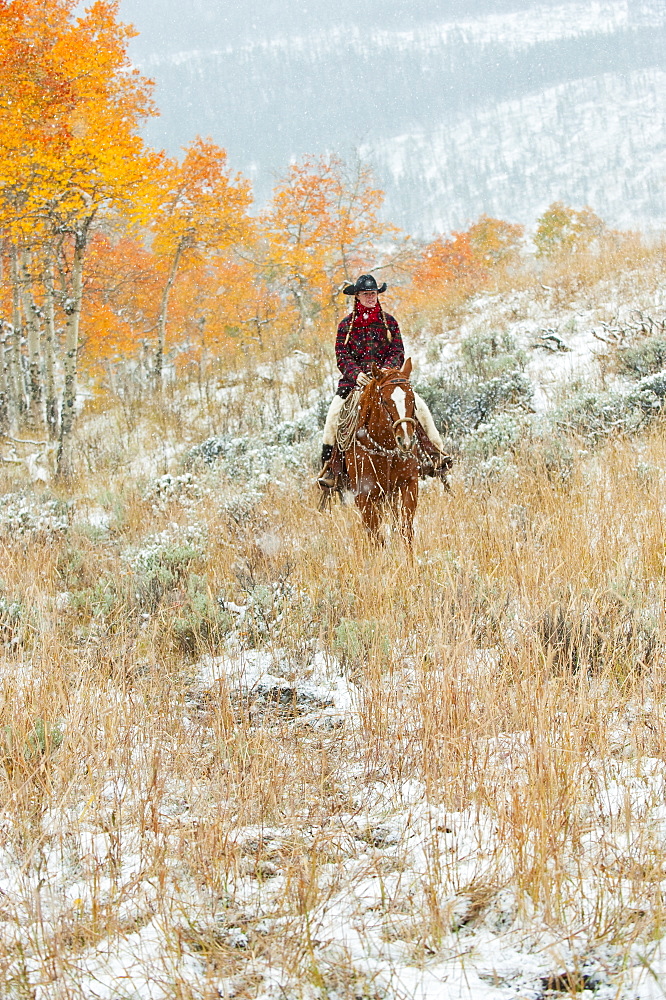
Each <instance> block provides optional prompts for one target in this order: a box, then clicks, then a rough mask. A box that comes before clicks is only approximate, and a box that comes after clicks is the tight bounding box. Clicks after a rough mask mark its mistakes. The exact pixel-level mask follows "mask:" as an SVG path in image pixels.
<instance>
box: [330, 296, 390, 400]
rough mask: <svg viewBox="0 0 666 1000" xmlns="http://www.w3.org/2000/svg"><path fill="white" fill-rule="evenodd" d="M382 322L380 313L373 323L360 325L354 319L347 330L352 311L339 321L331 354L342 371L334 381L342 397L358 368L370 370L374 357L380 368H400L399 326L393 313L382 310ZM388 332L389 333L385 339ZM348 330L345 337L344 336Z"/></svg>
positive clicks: (355, 375)
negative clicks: (333, 352)
mask: <svg viewBox="0 0 666 1000" xmlns="http://www.w3.org/2000/svg"><path fill="white" fill-rule="evenodd" d="M383 316H384V320H385V321H386V325H384V323H383V322H382V319H381V317H380V318H379V321H378V322H376V323H371V324H369V325H367V326H361V325H360V324H358V323H354V325H353V327H352V331H351V333H350V334H349V328H350V326H351V324H352V319H353V318H354V313H353V312H351V313H349V315H348V316H345V318H344V319H343V320H342V322H341V323H340V326H339V327H338V334H337V337H336V338H335V357H336V359H337V362H338V368H339V369H340V371H341V372H342V378H341V379H340V381H339V382H338V388H337V395H338V396H342V398H343V399H346V398H347V396H348V395H349V393H350V392H351V391H352V389H353V388H354V386H355V385H356V377H357V375H358V374H359V372H365V373H366V375H369V374H370V369H371V366H372V363H373V361H374V363H375V364H377V365H379V367H380V368H402V364H403V362H404V360H405V348H404V345H403V343H402V336H401V335H400V327H399V326H398V324H397V322H396V320H395V319H394V318H393V316H389V314H388V313H384V314H383ZM387 328H388V332H389V333H390V335H391V339H390V340H389V337H388V334H387ZM347 334H349V339H347Z"/></svg>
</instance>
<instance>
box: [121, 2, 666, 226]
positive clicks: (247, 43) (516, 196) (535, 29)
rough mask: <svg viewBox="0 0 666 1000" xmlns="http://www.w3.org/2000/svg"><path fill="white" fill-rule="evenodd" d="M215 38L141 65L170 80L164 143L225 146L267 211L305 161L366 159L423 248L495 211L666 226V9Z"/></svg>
mask: <svg viewBox="0 0 666 1000" xmlns="http://www.w3.org/2000/svg"><path fill="white" fill-rule="evenodd" d="M329 19H330V15H329ZM139 27H140V25H139ZM208 37H209V38H210V45H209V46H208V45H206V46H205V47H203V46H201V45H198V46H197V47H196V48H173V47H172V48H171V49H170V50H165V49H164V48H162V49H160V50H159V51H158V50H155V48H154V47H152V39H151V37H149V36H147V35H146V36H143V37H140V38H139V39H138V41H137V43H136V47H135V56H134V57H135V59H136V62H137V64H138V65H139V66H140V68H141V69H142V70H144V71H146V72H148V73H150V74H151V75H153V76H154V77H155V78H156V79H157V83H158V88H157V101H158V105H159V106H160V108H161V109H162V118H161V119H159V120H157V121H155V122H152V123H151V124H150V125H149V126H148V137H149V139H150V140H151V141H153V142H155V143H156V144H158V145H165V146H167V148H170V149H171V150H172V151H174V152H175V151H176V150H177V148H178V147H179V146H180V145H184V144H185V143H187V142H188V141H189V140H190V139H191V138H192V137H193V136H194V135H195V134H196V133H197V132H198V133H200V134H203V135H211V136H213V137H214V138H215V139H216V140H217V141H219V142H220V144H221V145H223V146H225V148H227V149H228V151H229V154H230V157H231V160H232V163H233V164H234V166H236V167H237V168H238V169H240V170H242V171H243V172H244V173H246V174H247V175H248V176H250V177H251V179H252V181H253V184H254V187H255V192H256V198H257V201H258V203H259V204H262V203H265V202H266V200H267V199H268V197H269V196H270V191H271V188H272V186H273V183H274V178H275V176H276V175H277V176H279V174H281V173H283V172H284V170H285V169H286V167H287V166H288V164H289V163H290V162H293V161H294V160H296V159H298V158H300V157H301V156H303V155H306V154H313V155H317V154H320V153H329V152H335V153H339V154H342V155H343V156H348V157H349V156H353V155H355V153H356V152H357V151H358V150H359V149H360V150H361V155H362V157H363V158H364V159H367V160H368V161H369V162H370V163H371V164H372V165H373V166H374V167H375V169H376V172H377V179H378V182H379V185H380V186H381V187H383V188H384V189H385V191H386V193H387V206H386V213H387V215H388V216H389V217H390V218H391V219H392V220H393V221H395V222H397V223H398V224H400V225H402V226H403V227H404V228H405V229H407V230H409V231H412V232H416V233H418V234H421V235H428V234H429V233H432V232H433V231H447V230H449V229H451V228H453V227H456V226H460V225H461V222H462V221H463V220H469V219H473V218H475V217H478V215H479V214H480V213H481V212H487V213H488V214H496V215H499V216H502V217H505V218H514V219H517V220H519V221H532V219H533V218H534V212H538V211H539V210H540V209H541V208H542V207H543V206H544V205H547V204H549V203H550V202H551V201H554V200H558V199H559V200H566V201H570V202H571V203H572V204H576V205H582V204H585V203H587V202H589V201H591V199H592V198H593V196H598V197H599V200H598V201H596V202H594V201H593V202H592V205H593V207H594V208H595V209H596V210H597V211H599V212H600V213H601V214H604V215H605V216H606V217H607V219H608V221H609V222H610V223H612V224H614V225H624V224H627V223H628V224H630V225H632V226H633V227H636V228H649V229H654V228H656V227H661V226H662V225H663V219H664V217H666V201H665V200H664V196H663V195H662V193H661V192H662V190H663V188H664V185H663V183H660V180H659V178H662V180H663V177H664V176H666V164H665V162H664V160H663V150H664V147H665V146H666V121H665V119H664V116H663V114H662V112H661V110H660V109H661V108H662V107H663V80H662V74H663V72H666V2H665V0H646V2H636V3H629V2H626V0H599V2H593V3H581V2H575V3H573V2H572V3H560V4H555V5H547V4H544V3H540V4H537V5H535V6H533V7H530V8H528V9H523V10H515V9H514V10H504V11H500V12H493V13H486V14H485V15H484V16H471V17H469V16H467V17H462V18H460V19H452V18H451V17H450V16H447V17H442V16H441V15H440V17H439V18H438V17H437V9H436V7H435V9H434V10H433V11H432V12H431V14H430V15H429V16H428V17H425V16H421V18H418V17H417V16H414V17H411V18H410V19H409V20H408V19H407V18H406V17H405V16H403V17H402V18H401V19H400V20H399V22H398V23H396V22H395V20H394V21H389V22H387V23H384V22H381V23H377V22H376V23H374V24H371V26H369V27H365V26H359V25H358V24H355V23H353V22H351V23H342V22H341V19H339V20H338V21H337V22H336V21H330V20H329V22H326V21H325V20H324V19H322V22H321V24H320V25H319V26H318V27H317V28H316V29H314V30H307V26H305V28H304V25H302V24H300V23H299V22H298V19H296V20H295V22H294V31H293V33H292V34H287V33H285V31H284V26H283V25H282V26H281V27H280V30H277V31H272V32H271V31H270V30H269V29H268V28H263V30H262V25H258V27H257V31H256V32H255V34H254V36H253V37H251V38H250V39H249V40H248V39H247V38H238V37H236V38H234V37H233V36H232V35H230V34H229V33H228V32H226V33H225V31H224V30H223V25H222V22H219V24H217V25H216V23H215V22H213V23H212V24H211V30H210V33H209V35H208ZM360 105H362V108H363V112H362V114H359V113H358V112H357V111H355V110H354V109H357V108H359V106H360ZM558 108H559V109H561V113H559V112H558V111H557V109H558ZM578 111H580V114H578ZM636 114H638V116H639V120H636V119H635V118H634V116H635V115H636ZM648 119H649V121H648ZM613 143H615V147H614V148H613V146H612V144H613ZM498 164H499V167H498ZM639 164H640V169H639V166H638V165H639ZM451 173H453V175H455V176H459V177H460V178H462V179H463V180H462V183H460V184H458V183H457V182H456V181H455V180H453V181H452V180H451V177H450V174H451ZM606 174H608V175H609V177H610V184H607V183H606ZM618 178H621V179H622V182H619V181H618ZM625 181H626V183H625ZM627 185H628V187H627Z"/></svg>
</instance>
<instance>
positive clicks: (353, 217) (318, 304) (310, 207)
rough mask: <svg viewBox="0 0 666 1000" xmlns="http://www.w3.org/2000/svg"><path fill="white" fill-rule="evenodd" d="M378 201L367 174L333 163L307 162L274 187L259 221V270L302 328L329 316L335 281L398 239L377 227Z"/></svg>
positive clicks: (330, 160)
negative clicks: (282, 288)
mask: <svg viewBox="0 0 666 1000" xmlns="http://www.w3.org/2000/svg"><path fill="white" fill-rule="evenodd" d="M382 201H383V193H382V192H381V191H379V190H378V189H377V188H376V187H375V186H374V183H373V179H372V174H371V172H370V171H369V169H368V168H366V167H363V166H362V165H361V164H357V165H356V167H355V169H352V170H350V169H349V168H347V167H346V165H345V164H344V163H343V162H342V161H341V160H339V159H338V158H337V157H322V158H319V159H314V158H312V157H306V158H305V159H304V160H302V161H301V162H300V163H297V164H294V165H293V166H292V167H291V168H290V169H289V171H288V173H287V174H286V176H285V177H284V178H283V179H282V180H281V181H279V182H278V185H277V187H276V189H275V191H274V194H273V200H272V202H271V205H270V207H269V209H268V211H267V212H265V213H264V214H263V215H262V217H261V219H260V226H261V232H262V238H263V242H262V254H261V259H262V268H263V271H264V273H265V274H266V276H267V278H268V280H269V281H274V280H278V281H280V282H282V283H283V284H284V285H286V286H287V287H288V288H289V289H290V291H291V293H292V296H293V298H294V301H295V303H296V305H297V308H298V311H299V314H300V319H301V324H302V323H303V322H304V321H305V320H306V319H307V318H311V317H312V315H313V314H315V313H317V312H319V311H321V310H322V309H324V310H328V311H331V309H332V307H333V304H334V302H335V297H336V295H337V294H338V292H339V288H340V285H341V283H342V281H343V280H344V279H345V278H346V279H349V278H351V277H352V276H353V275H354V272H355V271H356V270H357V269H358V268H359V267H363V266H365V261H366V259H367V256H368V255H370V254H372V253H375V252H376V249H375V248H376V246H377V244H378V242H379V241H380V240H381V239H384V238H386V236H387V235H390V234H394V233H397V229H396V228H395V227H394V226H391V225H389V224H387V223H384V222H382V221H381V220H380V219H379V210H380V208H381V204H382Z"/></svg>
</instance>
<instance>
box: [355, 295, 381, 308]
mask: <svg viewBox="0 0 666 1000" xmlns="http://www.w3.org/2000/svg"><path fill="white" fill-rule="evenodd" d="M358 301H359V302H360V303H361V305H362V306H364V307H365V308H366V309H373V308H374V307H375V306H376V305H377V292H359V293H358Z"/></svg>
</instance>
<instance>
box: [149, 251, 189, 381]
mask: <svg viewBox="0 0 666 1000" xmlns="http://www.w3.org/2000/svg"><path fill="white" fill-rule="evenodd" d="M184 249H185V244H184V243H183V242H182V241H181V242H180V243H179V244H178V247H177V249H176V252H175V254H174V258H173V261H172V263H171V271H170V272H169V277H168V278H167V283H166V285H165V286H164V291H163V292H162V302H161V305H160V315H159V319H158V321H157V350H156V351H155V369H154V372H153V376H154V379H155V383H156V384H157V385H161V383H162V373H163V371H164V351H165V345H166V326H167V313H168V310H169V295H170V293H171V289H172V288H173V283H174V281H175V280H176V273H177V271H178V265H179V264H180V260H181V257H182V256H183V250H184Z"/></svg>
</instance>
